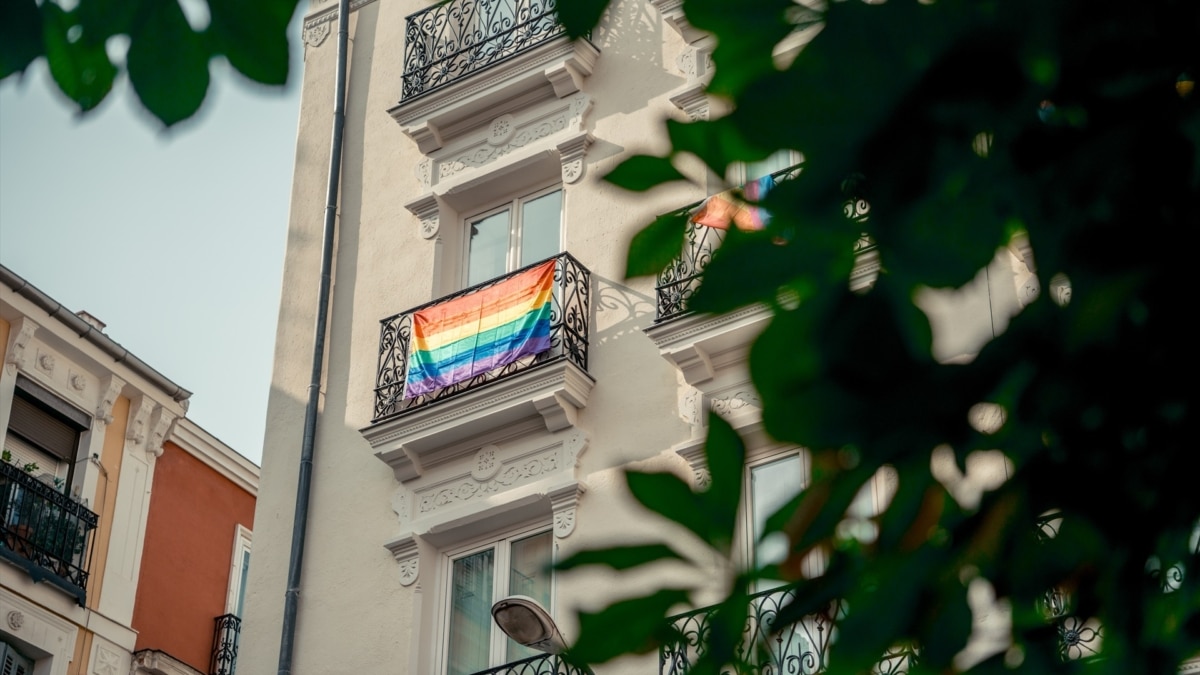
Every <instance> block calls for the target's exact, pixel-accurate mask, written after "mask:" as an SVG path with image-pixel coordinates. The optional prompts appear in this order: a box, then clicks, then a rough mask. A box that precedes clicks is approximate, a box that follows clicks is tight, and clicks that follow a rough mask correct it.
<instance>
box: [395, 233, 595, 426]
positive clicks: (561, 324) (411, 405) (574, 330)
mask: <svg viewBox="0 0 1200 675" xmlns="http://www.w3.org/2000/svg"><path fill="white" fill-rule="evenodd" d="M554 261H555V263H554V292H553V297H552V299H551V308H550V348H549V349H547V350H546V351H543V352H541V353H540V354H537V355H536V356H532V357H525V358H523V359H520V360H518V361H515V362H513V363H510V364H508V365H506V366H501V367H499V368H496V369H494V370H490V371H488V372H486V373H482V374H479V375H476V376H474V377H472V378H470V379H469V380H465V381H463V382H459V383H457V384H452V385H450V386H447V387H442V388H441V389H436V390H434V391H431V392H428V393H425V394H420V395H417V396H412V397H407V398H406V397H405V396H404V383H405V380H406V379H407V376H408V357H409V349H410V347H411V343H412V317H413V314H415V313H416V312H417V311H419V310H422V309H425V308H427V307H433V306H436V305H439V304H442V303H445V302H449V301H451V300H455V299H457V298H461V297H464V296H467V295H471V294H473V293H478V292H480V291H482V290H484V289H487V288H490V287H492V286H495V285H496V284H498V283H500V282H502V281H504V280H506V279H509V278H510V277H513V276H515V275H517V274H520V273H521V272H523V271H525V270H527V269H529V268H531V267H534V266H536V265H540V264H541V262H538V263H535V264H534V265H530V266H528V267H525V268H522V269H520V270H517V271H515V272H512V273H510V274H506V275H504V276H502V277H497V278H495V279H492V280H491V281H487V282H484V283H482V284H479V285H477V286H472V287H470V288H467V289H465V290H462V291H459V292H457V293H453V294H451V295H448V296H446V297H444V298H439V299H438V300H435V301H433V302H429V303H426V304H424V305H421V306H420V307H414V308H413V309H410V310H408V311H407V312H402V313H400V314H396V315H395V316H390V317H388V318H386V319H384V320H383V321H381V322H380V323H381V324H382V325H381V327H380V334H379V368H378V370H377V371H376V375H375V414H374V415H373V416H372V421H373V422H379V421H381V420H384V419H386V418H389V417H392V416H394V415H399V414H402V413H405V412H409V411H412V410H415V409H417V408H420V407H422V406H426V405H429V404H430V403H434V402H436V401H441V400H444V399H446V398H449V397H451V396H454V395H456V394H460V393H463V392H465V391H469V390H471V389H476V388H478V387H481V386H485V385H487V384H489V383H491V382H494V381H496V380H499V379H501V378H505V377H509V376H512V375H516V374H518V373H521V372H524V371H527V370H530V369H533V368H538V367H540V366H544V365H546V364H548V363H551V362H554V361H559V360H562V359H567V360H568V361H570V362H571V363H574V364H575V365H576V366H578V367H579V368H580V369H582V370H583V371H584V372H587V367H588V322H589V316H590V315H589V312H590V309H589V307H590V304H589V303H590V298H591V276H592V273H591V272H590V271H588V269H587V268H586V267H584V266H583V265H581V264H580V263H579V261H578V260H576V259H575V258H574V257H573V256H571V254H569V253H560V254H558V255H557V256H555V257H554ZM543 262H544V261H543Z"/></svg>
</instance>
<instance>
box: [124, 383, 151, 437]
mask: <svg viewBox="0 0 1200 675" xmlns="http://www.w3.org/2000/svg"><path fill="white" fill-rule="evenodd" d="M155 405H156V404H155V403H154V401H152V400H150V397H149V396H146V395H145V394H142V395H141V396H138V397H137V399H136V400H134V402H133V405H132V406H131V407H130V410H129V422H128V423H127V424H128V425H127V426H126V428H125V439H126V440H128V441H133V443H135V444H138V445H140V444H142V443H144V442H145V441H146V434H147V432H148V429H149V426H150V413H152V412H154V407H155Z"/></svg>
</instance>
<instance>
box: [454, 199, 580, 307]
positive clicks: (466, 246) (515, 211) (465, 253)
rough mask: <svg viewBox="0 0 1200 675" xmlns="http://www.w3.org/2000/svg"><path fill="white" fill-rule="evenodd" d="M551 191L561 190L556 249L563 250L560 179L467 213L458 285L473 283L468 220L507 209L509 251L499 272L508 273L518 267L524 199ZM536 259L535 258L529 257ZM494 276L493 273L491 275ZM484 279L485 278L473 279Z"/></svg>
mask: <svg viewBox="0 0 1200 675" xmlns="http://www.w3.org/2000/svg"><path fill="white" fill-rule="evenodd" d="M554 192H561V193H562V197H561V206H560V208H559V212H558V246H557V249H558V250H557V251H556V254H557V253H562V252H563V251H564V250H565V246H566V238H567V237H566V219H565V218H564V217H563V215H564V214H565V213H566V210H567V191H566V189H564V187H563V184H562V183H561V182H554V183H550V184H546V185H543V186H542V187H539V188H536V189H533V190H524V191H522V193H521V194H520V195H518V196H515V197H512V198H510V199H508V200H506V201H503V202H495V203H493V204H492V205H491V206H489V207H488V208H486V209H482V210H478V211H473V212H471V213H470V214H469V215H468V216H466V217H465V218H463V219H462V232H463V245H462V257H461V263H460V269H461V270H462V272H461V274H460V275H459V277H460V278H459V287H460V288H469V287H471V286H472V285H473V284H471V283H470V279H471V223H473V222H475V221H479V220H482V219H484V218H487V217H488V216H492V215H495V214H497V213H501V212H503V211H509V214H510V215H509V223H508V253H507V255H506V257H505V261H504V266H505V270H504V272H502V273H501V274H509V273H511V272H514V271H516V270H518V269H520V268H521V238H522V234H523V228H522V222H521V220H522V214H523V206H524V204H525V203H526V202H530V201H533V200H535V199H537V198H539V197H544V196H546V195H548V194H551V193H554ZM532 262H537V261H530V263H532ZM493 278H495V277H493ZM476 283H485V281H481V282H476Z"/></svg>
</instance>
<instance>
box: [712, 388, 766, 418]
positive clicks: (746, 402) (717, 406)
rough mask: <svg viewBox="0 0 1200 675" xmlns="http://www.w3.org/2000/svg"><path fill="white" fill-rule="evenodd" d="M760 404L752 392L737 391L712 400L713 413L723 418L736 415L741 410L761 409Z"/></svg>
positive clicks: (756, 395)
mask: <svg viewBox="0 0 1200 675" xmlns="http://www.w3.org/2000/svg"><path fill="white" fill-rule="evenodd" d="M761 407H762V403H761V402H760V401H759V399H758V394H756V393H754V392H752V391H739V392H737V393H735V394H732V395H730V396H726V397H724V398H718V399H713V402H712V409H713V412H715V413H717V414H718V415H721V416H722V417H725V416H727V415H731V414H733V413H736V412H738V411H740V410H742V409H743V408H761Z"/></svg>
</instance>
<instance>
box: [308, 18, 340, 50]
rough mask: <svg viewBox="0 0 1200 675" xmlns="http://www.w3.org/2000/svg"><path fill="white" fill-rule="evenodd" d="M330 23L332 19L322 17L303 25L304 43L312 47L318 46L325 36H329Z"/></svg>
mask: <svg viewBox="0 0 1200 675" xmlns="http://www.w3.org/2000/svg"><path fill="white" fill-rule="evenodd" d="M332 24H333V21H332V20H328V19H323V20H321V21H317V22H315V23H311V24H308V25H306V26H305V27H304V44H306V45H308V46H309V47H313V48H316V47H320V46H321V44H322V43H323V42H325V38H327V37H329V31H330V27H331V25H332Z"/></svg>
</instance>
